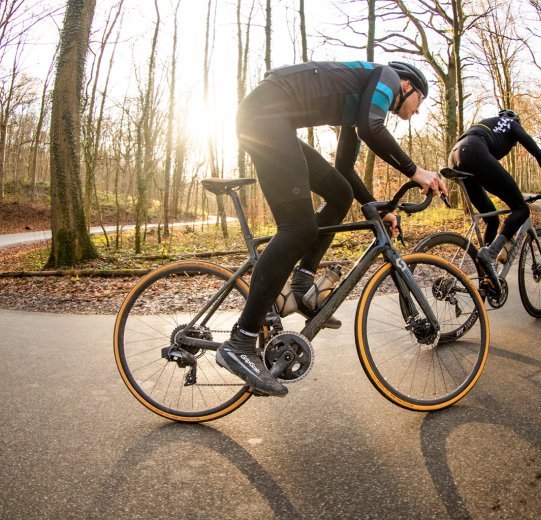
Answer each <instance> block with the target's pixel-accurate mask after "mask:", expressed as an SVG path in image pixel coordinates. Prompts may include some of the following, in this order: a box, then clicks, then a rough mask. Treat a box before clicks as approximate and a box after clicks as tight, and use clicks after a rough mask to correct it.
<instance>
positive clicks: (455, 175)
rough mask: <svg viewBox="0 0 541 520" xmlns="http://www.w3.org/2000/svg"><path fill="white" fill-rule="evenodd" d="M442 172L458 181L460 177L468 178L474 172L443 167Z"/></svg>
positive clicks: (446, 176)
mask: <svg viewBox="0 0 541 520" xmlns="http://www.w3.org/2000/svg"><path fill="white" fill-rule="evenodd" d="M440 173H441V174H442V175H443V176H444V177H445V178H446V179H451V180H452V181H456V180H459V179H467V178H468V177H473V176H474V175H473V173H468V172H461V171H459V170H453V168H442V169H441V170H440Z"/></svg>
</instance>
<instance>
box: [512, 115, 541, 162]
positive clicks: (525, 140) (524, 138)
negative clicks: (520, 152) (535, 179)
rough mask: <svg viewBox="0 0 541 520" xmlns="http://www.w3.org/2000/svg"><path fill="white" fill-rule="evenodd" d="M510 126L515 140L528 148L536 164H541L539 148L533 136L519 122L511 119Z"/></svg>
mask: <svg viewBox="0 0 541 520" xmlns="http://www.w3.org/2000/svg"><path fill="white" fill-rule="evenodd" d="M511 128H512V129H513V134H514V135H515V137H516V139H517V141H518V142H519V143H520V144H521V145H522V146H524V148H526V150H528V152H530V153H531V154H532V155H533V156H534V157H535V159H536V161H537V164H539V166H541V148H539V146H537V143H536V142H535V141H534V140H533V138H532V137H531V136H530V134H528V133H527V132H526V130H524V128H522V125H520V123H517V122H516V121H513V123H512V125H511Z"/></svg>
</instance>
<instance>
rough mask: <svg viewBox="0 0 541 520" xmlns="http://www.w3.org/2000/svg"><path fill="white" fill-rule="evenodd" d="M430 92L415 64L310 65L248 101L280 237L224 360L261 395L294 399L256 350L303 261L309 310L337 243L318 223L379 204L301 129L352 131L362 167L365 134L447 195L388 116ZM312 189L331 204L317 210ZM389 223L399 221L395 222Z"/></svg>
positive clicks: (243, 113) (409, 172) (244, 140)
mask: <svg viewBox="0 0 541 520" xmlns="http://www.w3.org/2000/svg"><path fill="white" fill-rule="evenodd" d="M427 94H428V83H427V81H426V78H425V77H424V75H423V74H422V73H421V72H420V71H419V70H418V69H417V68H416V67H414V66H412V65H409V64H407V63H401V62H391V63H389V64H388V65H379V64H376V63H367V62H361V61H354V62H308V63H302V64H299V65H293V66H288V67H282V68H278V69H274V70H271V71H269V72H268V73H267V74H266V76H265V79H264V80H263V81H262V82H261V83H260V84H259V85H258V86H257V87H256V88H255V89H254V90H253V91H252V92H251V93H250V94H249V95H248V96H247V97H246V98H245V99H244V101H243V102H242V103H241V105H240V107H239V110H238V115H237V132H238V137H239V142H240V144H241V145H242V146H243V147H244V149H245V150H246V151H247V152H248V153H249V154H250V156H251V158H252V161H253V163H254V165H255V168H256V171H257V176H258V179H259V183H260V185H261V189H262V190H263V193H264V195H265V198H266V199H267V202H268V203H269V206H270V209H271V211H272V214H273V216H274V218H275V220H276V223H277V233H276V235H275V236H274V237H273V239H272V240H271V242H270V243H269V244H268V245H267V247H266V248H265V250H264V251H263V253H262V255H261V256H260V258H259V260H258V262H257V265H256V266H255V269H254V272H253V274H252V278H251V284H250V292H249V294H248V300H247V302H246V306H245V308H244V310H243V312H242V315H241V317H240V319H239V322H238V323H237V324H236V325H235V327H234V329H233V331H232V333H231V338H230V339H229V340H227V341H226V342H225V343H223V344H222V345H221V346H220V347H219V348H218V351H217V353H216V360H217V362H218V364H219V365H221V366H222V367H225V368H227V369H228V370H229V371H231V372H233V373H234V374H236V375H238V376H239V377H241V378H242V379H244V380H245V381H246V382H247V383H248V384H249V385H250V387H251V388H252V389H253V390H254V391H255V393H257V394H259V395H285V394H286V393H287V388H286V387H285V386H283V385H282V384H280V383H279V382H278V381H276V379H274V378H273V377H272V376H271V374H270V373H269V372H268V370H267V369H266V368H265V365H264V364H263V361H262V360H261V358H260V357H259V356H258V355H257V353H256V339H257V332H258V330H259V329H260V327H261V325H262V324H263V322H264V320H265V316H266V314H267V312H268V310H269V309H270V307H271V305H272V303H273V302H274V301H275V300H276V298H277V296H278V294H279V293H280V289H281V288H282V287H283V285H284V283H285V281H286V280H287V278H288V276H289V274H290V273H291V271H292V270H293V268H294V267H295V265H296V263H297V262H298V261H299V260H300V264H299V266H298V268H297V269H296V270H295V272H294V274H293V278H292V283H291V286H292V290H293V293H294V294H295V297H296V299H297V302H298V303H299V306H300V310H301V311H306V309H303V306H302V296H303V295H304V293H305V292H306V291H307V290H308V289H309V288H310V287H311V285H312V284H313V281H314V273H315V271H316V268H317V266H318V264H319V262H320V260H321V258H322V257H323V255H324V253H325V251H326V250H327V248H328V247H329V245H330V243H331V241H332V236H328V235H325V236H321V237H318V226H326V225H333V224H339V223H340V222H341V221H342V220H343V218H344V217H345V216H346V214H347V211H348V210H349V207H350V206H351V203H352V200H353V198H354V197H355V198H356V199H357V200H358V201H359V202H361V203H362V204H363V203H366V202H368V201H369V200H372V198H371V196H370V194H369V193H368V191H367V190H366V188H365V187H364V184H363V183H362V181H361V180H360V178H359V177H358V176H357V175H356V174H355V172H354V171H353V168H344V169H342V170H340V171H338V170H337V169H335V168H334V167H333V166H332V165H331V164H330V163H329V162H328V161H326V160H325V159H324V158H323V157H322V156H321V155H320V154H319V153H318V152H317V151H316V150H314V149H313V148H311V147H310V146H308V145H307V144H306V143H304V142H303V141H301V140H299V139H298V138H297V134H296V130H297V128H303V127H310V126H318V125H336V126H343V127H347V129H346V130H344V131H343V132H342V133H343V138H341V140H340V145H339V155H340V156H341V157H344V158H345V160H346V162H348V161H351V160H353V162H354V157H355V155H356V149H357V147H358V138H359V139H362V140H363V141H364V142H365V143H366V144H367V145H368V146H369V147H370V148H371V149H372V150H373V151H374V152H375V153H376V154H377V155H378V156H379V157H381V158H382V159H383V160H385V161H386V162H387V163H389V164H390V165H391V166H393V167H394V168H396V169H397V170H399V171H400V172H402V173H403V174H405V175H406V176H408V177H410V178H412V179H413V180H415V181H416V182H418V183H419V185H420V186H421V188H422V189H423V191H424V192H425V193H426V192H427V191H428V190H429V189H432V190H433V191H434V192H435V193H436V194H437V193H438V192H439V191H440V190H441V191H443V192H444V193H446V188H445V186H444V185H443V183H442V182H441V180H440V179H439V176H438V175H437V174H436V173H433V172H429V171H426V170H423V169H422V168H420V167H418V166H416V165H415V164H414V163H413V161H412V160H411V159H410V158H409V157H408V155H407V154H406V153H405V152H404V151H403V150H402V149H401V148H400V146H399V145H398V143H397V142H396V141H395V140H394V138H393V137H392V135H391V134H390V133H389V131H388V130H387V128H386V127H385V124H384V120H385V116H386V115H387V113H388V112H393V113H394V114H397V115H398V117H400V118H401V119H405V120H407V119H410V118H411V117H412V116H413V115H414V114H416V113H418V109H419V105H420V104H421V102H422V101H423V99H424V98H425V97H426V96H427ZM352 158H353V159H352ZM311 191H314V192H315V193H317V194H319V195H321V196H322V197H323V199H324V200H325V203H324V204H323V205H322V206H321V207H320V208H319V209H318V210H317V212H316V213H315V214H314V209H313V206H312V200H311ZM386 219H387V220H389V221H390V222H391V223H393V222H394V216H391V215H389V216H387V217H386ZM304 313H305V314H307V315H309V312H304ZM326 326H331V327H334V328H337V327H339V326H340V323H339V322H338V321H337V320H336V319H334V318H332V319H331V320H329V321H328V322H327V324H326Z"/></svg>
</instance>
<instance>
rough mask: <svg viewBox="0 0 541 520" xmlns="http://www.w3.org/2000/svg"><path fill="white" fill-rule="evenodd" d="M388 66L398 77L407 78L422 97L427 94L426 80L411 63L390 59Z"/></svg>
mask: <svg viewBox="0 0 541 520" xmlns="http://www.w3.org/2000/svg"><path fill="white" fill-rule="evenodd" d="M388 65H389V67H391V69H393V70H394V71H395V72H396V73H397V74H398V76H399V77H400V79H409V80H410V81H411V84H412V85H413V87H414V88H415V89H416V90H418V91H419V92H420V93H421V94H422V96H423V97H424V98H426V97H427V96H428V81H427V80H426V78H425V75H424V74H423V73H422V72H421V71H420V70H419V69H418V68H417V67H414V66H413V65H410V64H409V63H404V62H402V61H390V62H389V63H388Z"/></svg>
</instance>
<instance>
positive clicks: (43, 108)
mask: <svg viewBox="0 0 541 520" xmlns="http://www.w3.org/2000/svg"><path fill="white" fill-rule="evenodd" d="M57 53H58V48H57V50H56V52H55V54H54V56H53V59H52V60H51V65H50V67H49V70H48V72H47V76H46V77H45V80H44V81H43V88H42V91H41V103H40V109H39V113H38V120H37V124H36V131H35V133H34V138H33V139H32V151H31V159H30V166H29V170H28V176H29V178H30V184H31V200H32V201H34V200H35V199H36V187H37V163H38V151H39V145H40V143H41V135H42V132H43V124H44V122H45V116H46V114H47V106H48V95H47V94H48V92H49V86H50V82H51V78H52V77H53V72H54V67H55V64H56V57H57Z"/></svg>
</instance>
